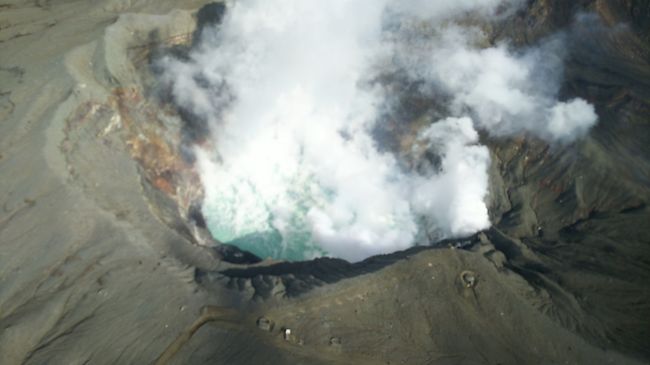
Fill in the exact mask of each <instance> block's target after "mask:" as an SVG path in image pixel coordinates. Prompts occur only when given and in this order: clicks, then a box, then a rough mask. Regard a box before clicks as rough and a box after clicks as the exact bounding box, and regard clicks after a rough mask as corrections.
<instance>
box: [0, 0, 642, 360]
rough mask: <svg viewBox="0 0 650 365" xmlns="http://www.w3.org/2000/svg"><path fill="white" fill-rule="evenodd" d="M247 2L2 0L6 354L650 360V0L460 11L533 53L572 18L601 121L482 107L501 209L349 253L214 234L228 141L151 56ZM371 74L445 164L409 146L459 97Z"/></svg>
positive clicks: (190, 45)
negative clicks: (521, 117) (217, 160)
mask: <svg viewBox="0 0 650 365" xmlns="http://www.w3.org/2000/svg"><path fill="white" fill-rule="evenodd" d="M497 2H498V1H497ZM235 3H244V4H246V3H255V1H250V2H246V1H245V0H238V1H234V2H233V3H228V5H227V6H226V5H223V4H222V3H212V4H208V2H207V1H203V0H197V1H194V0H180V1H170V0H156V1H154V0H97V1H84V0H58V1H50V0H44V1H41V0H36V1H19V0H2V1H0V177H1V179H0V204H1V207H0V364H147V363H156V364H167V363H169V364H228V365H231V364H285V363H286V364H642V363H647V362H648V361H650V285H649V284H648V283H649V281H650V226H649V224H650V210H649V208H648V206H647V204H648V201H649V200H650V119H649V116H650V3H648V2H647V1H641V0H580V1H563V0H528V1H521V2H520V3H521V4H520V5H519V7H517V8H516V9H515V10H513V11H512V12H510V13H507V12H506V11H505V10H504V11H503V12H504V13H507V14H505V15H498V16H494V17H491V18H487V20H486V19H485V18H481V17H478V16H476V15H475V14H473V13H471V12H467V13H465V12H463V13H462V17H461V18H459V20H458V24H461V25H463V26H465V25H467V24H469V25H471V26H472V27H476V28H477V29H480V31H481V34H482V35H483V38H480V39H481V42H474V43H479V44H478V45H475V44H473V43H472V42H468V43H472V46H476V47H478V48H479V49H493V48H490V47H495V48H494V49H499V48H498V47H500V45H503V44H507V45H508V47H510V48H512V49H515V50H519V51H518V52H520V53H516V54H518V55H519V54H523V56H521V58H520V59H522V60H526V59H527V58H526V57H527V56H526V55H533V56H534V57H537V59H540V60H544V61H543V62H541V64H542V66H543V64H544V62H546V60H552V59H553V57H554V55H551V54H546V53H544V52H547V50H548V49H551V48H544V47H541V48H539V49H537V48H534V47H537V45H539V44H540V43H544V42H545V40H546V39H555V38H553V37H559V38H558V39H560V38H561V40H562V42H563V43H562V44H563V48H562V49H563V50H565V54H564V55H563V62H564V63H563V67H564V72H562V75H561V76H562V77H561V81H560V82H559V83H558V84H559V86H558V90H557V99H558V100H562V101H569V100H582V101H584V105H587V104H588V105H590V106H593V111H594V112H595V114H597V117H598V121H597V123H594V124H593V126H590V128H588V130H587V129H585V130H584V131H583V132H584V133H583V135H581V136H580V138H576V139H574V140H571V141H570V142H566V141H560V142H558V141H555V140H549V139H548V138H545V135H544V134H543V133H546V132H538V131H539V127H538V126H536V125H534V124H532V125H531V126H529V127H527V128H528V129H526V130H524V131H522V132H521V133H490V132H489V131H488V128H487V127H486V128H481V127H480V126H479V127H477V132H474V134H475V135H474V134H470V135H471V136H472V137H475V138H474V139H472V140H471V141H470V142H468V143H467V146H470V147H477V148H478V147H479V144H480V147H481V148H484V150H481V151H485V153H484V155H485V156H484V157H485V158H484V159H483V160H481V161H487V165H486V169H485V170H484V171H483V172H484V174H483V175H485V179H486V182H487V183H489V184H486V185H485V187H486V189H487V192H486V194H485V197H484V199H482V202H483V203H484V207H485V212H484V213H485V215H486V217H485V220H489V222H488V223H491V224H490V225H489V228H485V227H481V229H474V230H472V231H471V232H470V233H469V234H442V233H441V234H440V235H434V234H433V233H431V232H429V231H426V230H424V231H425V233H427V234H429V235H428V236H427V235H426V234H422V236H426V237H425V238H426V239H427V240H425V241H426V242H418V243H419V244H418V245H407V247H401V246H400V247H399V249H395V250H379V251H377V252H374V251H371V250H370V251H369V252H371V253H372V254H368V255H365V256H359V257H360V258H359V259H358V260H357V259H356V257H357V256H355V259H354V260H349V261H346V260H344V258H348V257H346V256H345V255H315V256H323V257H318V258H315V259H312V260H308V259H305V260H302V259H301V260H293V261H289V260H285V259H286V258H287V257H288V255H285V257H271V258H267V257H266V255H264V254H260V253H259V252H258V253H256V252H248V251H252V250H250V249H248V248H249V246H247V244H249V243H247V242H245V239H244V242H243V243H242V240H239V241H236V240H233V241H232V242H226V243H224V242H220V238H219V237H217V238H213V235H212V234H211V227H212V228H213V229H212V231H213V232H212V233H214V226H213V224H214V219H212V218H211V216H210V215H209V214H206V213H209V209H208V208H206V207H207V206H208V203H209V202H210V200H209V198H210V197H211V195H210V190H209V188H210V185H208V184H206V183H205V181H206V179H205V174H204V171H203V170H202V168H201V156H200V155H197V152H196V151H200V150H205V151H211V150H213V149H215V148H217V147H219V146H218V143H215V140H214V138H212V137H210V136H212V134H211V133H213V132H214V130H212V129H213V128H214V126H213V125H212V124H211V123H212V122H211V121H210V120H206V118H203V117H202V116H201V115H199V114H198V113H196V111H195V110H189V109H188V108H187V104H183V103H182V102H181V101H182V100H181V99H182V98H179V96H178V95H176V94H174V93H173V90H172V88H173V85H171V86H170V84H169V83H168V82H166V81H165V80H164V72H165V71H164V70H162V69H161V66H160V65H161V63H160V61H161V60H163V59H167V60H169V59H172V60H176V61H177V62H179V63H181V64H182V63H183V62H189V61H188V60H190V59H191V57H198V56H196V55H197V54H199V55H200V54H201V53H200V52H203V51H204V50H202V48H201V47H204V46H205V44H207V43H206V42H210V39H211V38H210V37H212V36H214V33H215V32H217V31H215V29H217V30H218V29H219V26H220V24H221V23H222V22H224V21H231V20H229V18H228V17H229V14H230V13H229V12H230V11H231V9H232V8H233V7H234V6H235V5H233V4H235ZM270 3H272V2H270ZM277 3H278V5H277V7H280V8H279V11H280V12H281V13H282V12H283V9H282V8H281V7H282V6H283V4H284V3H287V4H288V3H289V2H283V1H278V2H277ZM364 3H365V2H364ZM415 3H418V2H415ZM459 3H472V1H465V2H459ZM285 5H286V4H285ZM289 10H290V9H289ZM289 10H287V12H289ZM499 11H501V10H499ZM499 14H500V13H499ZM224 17H226V18H225V19H226V20H224ZM359 19H362V17H361V15H360V18H359ZM364 19H365V18H364ZM255 21H263V19H256V20H255V19H253V20H251V24H253V23H255ZM359 23H362V21H361V20H359ZM247 24H248V23H247ZM248 25H249V26H252V25H250V24H248ZM414 28H415V29H418V31H424V32H426V31H427V30H428V28H427V26H426V25H421V26H416V27H414ZM242 29H248V28H246V27H242ZM344 31H345V32H347V31H348V30H347V28H346V29H344ZM437 31H438V30H433V31H431V32H432V33H435V32H437ZM211 32H212V33H211ZM217 34H218V33H217ZM215 37H216V36H215ZM206 39H207V40H206ZM503 47H505V46H503ZM531 49H535V51H534V52H533V51H530V52H529V53H526V50H531ZM404 53H407V54H408V52H404ZM414 54H415V52H414ZM533 56H530V57H533ZM332 62H334V61H332ZM548 62H551V61H548ZM484 66H485V67H486V68H487V67H488V66H489V65H484ZM540 68H541V66H540ZM536 70H537V69H533V72H532V76H531V77H532V78H533V79H536V78H544V77H545V74H543V73H541V71H540V73H539V74H536V73H535V72H536ZM298 71H299V70H297V69H296V72H298ZM314 72H315V71H314ZM509 72H512V73H514V72H515V71H514V70H507V72H506V73H509ZM377 79H378V80H379V81H378V82H379V83H380V84H381V85H382V87H383V88H384V89H383V90H400V93H399V97H398V98H395V99H396V100H395V102H394V108H392V109H391V110H389V111H387V112H386V113H384V114H382V118H383V119H384V120H385V123H384V124H381V125H379V126H377V128H376V129H375V130H374V131H373V133H374V136H375V137H377V138H378V139H379V140H380V141H382V143H383V148H384V149H385V150H386V151H387V152H386V153H390V154H391V155H394V156H397V157H396V160H398V161H399V162H400V163H403V164H404V165H405V166H408V167H409V168H411V169H413V170H414V171H415V170H417V169H424V168H432V169H435V168H436V166H437V165H440V164H442V165H443V168H439V169H441V170H444V157H445V156H448V155H451V152H450V151H451V150H450V151H446V152H445V153H441V154H440V156H429V155H426V153H422V154H421V155H418V154H415V153H413V154H412V151H414V150H415V147H414V146H416V145H417V143H416V141H417V138H418V137H417V135H418V134H421V133H422V131H424V130H427V128H428V127H430V125H432V124H437V123H440V122H437V123H432V121H433V120H434V119H435V120H438V119H442V117H447V115H446V114H445V113H447V112H450V111H449V110H451V109H452V107H449V108H448V105H451V104H452V100H451V99H450V98H449V97H446V96H438V95H437V94H436V96H435V97H433V96H431V95H430V94H427V93H425V92H422V89H416V88H411V86H412V85H413V83H409V82H408V80H407V77H405V76H403V75H402V74H400V73H399V72H394V73H390V72H387V73H384V74H381V75H379V76H378V77H377ZM195 81H196V80H195ZM197 83H199V84H200V83H201V82H198V81H197ZM260 85H261V83H260ZM212 86H214V85H212ZM260 88H262V86H260ZM211 90H212V89H211ZM404 90H406V91H404ZM470 96H471V95H470ZM554 96H555V95H554ZM233 99H237V98H235V97H233ZM240 99H243V97H242V98H240ZM468 103H469V102H468ZM468 105H469V104H468ZM562 105H564V104H562ZM581 105H582V104H581ZM468 108H469V107H467V108H466V107H460V108H459V109H462V111H463V112H465V110H466V109H468ZM448 109H449V110H448ZM472 113H474V114H480V113H479V112H472ZM470 114H471V113H470ZM474 114H472V116H474ZM459 119H460V118H459ZM445 120H447V119H445ZM459 123H460V122H459ZM459 125H460V124H459ZM461 127H462V125H461ZM472 131H474V129H472ZM554 131H555V130H553V129H551V132H554ZM337 132H338V131H337ZM341 134H342V137H341V139H342V140H345V141H347V140H350V139H351V138H352V137H350V136H348V135H343V134H344V133H343V132H341ZM467 146H463V147H467ZM268 152H269V151H262V155H261V157H260V158H268V159H271V156H270V154H269V156H267V155H266V154H268ZM382 156H383V155H382ZM441 159H443V160H442V161H443V162H441ZM425 165H426V166H425ZM400 166H401V165H400ZM427 166H428V167H427ZM431 166H433V167H431ZM483 175H481V176H483ZM408 176H411V175H408ZM357 183H358V184H360V183H359V182H357ZM461 183H468V181H462V180H461ZM364 186H365V185H364ZM479 195H480V194H479ZM399 196H400V197H401V196H402V195H399ZM481 197H482V195H481ZM378 200H379V199H378ZM434 209H435V207H434V208H431V210H434ZM241 210H242V214H244V215H246V214H249V212H247V211H246V210H245V209H244V208H242V209H241ZM448 213H449V212H448V211H447V210H446V209H438V210H437V211H436V212H435V214H432V216H434V217H437V216H445V215H447V214H448ZM250 214H252V213H250ZM460 216H461V217H460V218H467V217H466V216H465V214H464V213H463V214H460ZM219 217H220V218H221V217H222V216H219ZM460 218H459V219H460ZM211 224H212V226H211ZM483 228H484V229H483ZM421 231H422V230H421ZM440 231H444V230H443V229H441V230H440ZM380 232H384V231H380ZM391 232H392V231H391ZM391 232H389V233H391ZM418 232H420V231H418ZM435 232H439V231H435ZM453 232H455V231H453V230H452V233H453ZM460 232H464V231H460ZM420 233H421V232H420ZM418 234H419V233H418ZM386 235H387V236H388V235H389V234H386ZM215 236H216V235H215ZM413 236H416V234H413ZM336 237H338V236H336ZM418 237H419V236H418ZM322 241H323V242H326V243H328V244H331V242H330V241H328V240H322ZM238 243H239V247H237V244H238ZM409 243H410V242H409ZM323 247H326V248H332V249H331V250H330V251H332V252H334V250H335V249H336V248H337V247H339V246H336V245H333V244H332V245H330V246H323ZM360 247H362V248H363V247H365V246H362V245H361V246H360ZM390 247H393V246H390ZM247 249H248V250H247ZM325 251H327V250H323V252H325ZM264 252H266V251H264ZM328 252H329V251H328ZM299 253H300V254H303V252H302V251H301V252H299ZM319 253H322V252H320V251H319ZM374 253H379V254H374ZM296 255H298V254H296ZM269 256H272V255H269ZM329 256H335V257H329ZM336 257H342V258H336ZM289 258H290V257H289Z"/></svg>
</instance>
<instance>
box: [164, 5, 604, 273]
mask: <svg viewBox="0 0 650 365" xmlns="http://www.w3.org/2000/svg"><path fill="white" fill-rule="evenodd" d="M519 5H520V2H519V1H515V0H510V1H505V2H504V1H501V0H498V1H497V0H493V1H483V2H461V3H458V4H446V5H442V4H439V3H425V2H422V1H418V0H408V1H402V2H390V1H388V0H379V1H377V0H373V1H370V0H368V1H361V2H359V1H351V0H334V1H328V2H319V3H305V2H302V1H299V0H289V1H285V2H283V5H282V6H278V5H277V4H274V3H272V2H268V1H262V0H247V1H238V2H236V3H233V4H231V5H229V8H228V9H225V7H224V6H223V5H212V8H210V12H211V13H214V14H216V15H215V16H216V18H213V21H207V20H205V19H206V11H204V12H203V13H200V14H199V19H203V21H202V24H199V30H198V31H197V32H196V33H195V41H194V44H193V46H192V48H191V50H189V51H188V52H187V54H183V55H182V56H174V55H173V54H167V55H165V56H163V57H161V58H159V59H158V60H157V61H156V63H155V65H156V69H158V70H160V78H161V80H162V81H163V84H164V87H166V88H167V89H168V90H169V93H170V94H171V96H172V98H173V100H174V103H175V104H176V105H177V106H178V107H179V109H180V110H181V111H182V114H183V115H185V116H186V117H187V118H189V119H191V120H192V121H193V122H192V123H193V124H192V125H193V126H195V128H190V129H191V132H192V133H190V137H191V138H189V139H190V140H191V141H192V142H194V144H193V147H192V148H193V156H194V158H196V162H197V166H198V168H199V171H200V175H201V180H202V184H203V186H204V189H205V200H204V202H203V207H202V210H203V214H204V216H205V217H206V221H207V225H208V227H209V229H210V231H211V232H212V234H213V235H214V237H215V238H216V239H217V240H219V241H221V242H224V243H229V244H233V245H236V246H238V247H240V248H242V249H245V250H248V251H250V252H253V253H255V254H256V255H258V256H260V257H273V258H284V259H290V260H303V259H310V258H314V257H318V256H324V255H328V256H335V257H341V258H344V259H347V260H351V261H357V260H361V259H363V258H366V257H368V256H371V255H376V254H381V253H388V252H393V251H396V250H402V249H405V248H408V247H410V246H413V245H418V244H429V243H431V242H435V241H438V240H440V239H443V238H451V237H459V236H466V235H470V234H473V233H475V232H477V231H480V230H483V229H486V228H488V227H489V226H490V220H489V216H488V206H489V204H488V203H489V200H488V199H489V197H488V185H489V184H488V181H489V179H488V168H489V166H490V163H491V160H490V153H489V151H488V148H487V147H486V146H484V145H482V143H481V138H479V132H478V131H479V130H480V131H484V132H485V134H486V135H492V136H494V137H503V136H510V135H522V134H528V135H531V136H533V137H535V138H541V139H544V140H547V141H558V142H559V143H568V142H570V141H571V140H573V139H575V138H579V137H581V136H583V135H585V134H586V133H587V132H588V131H589V129H590V127H591V126H592V125H593V124H594V123H595V122H596V119H597V116H596V114H595V112H594V108H593V107H592V106H591V105H590V104H589V103H587V102H586V101H584V100H582V99H568V100H559V99H558V93H559V89H560V86H561V81H562V65H563V58H564V56H565V54H564V53H565V51H564V49H565V48H566V47H565V45H564V39H563V38H562V37H560V36H551V37H549V38H547V39H545V40H543V41H541V42H539V44H537V45H536V46H535V47H530V48H528V49H523V50H522V49H519V50H516V49H512V48H511V47H509V46H508V44H506V43H498V44H491V43H490V42H489V35H488V34H487V33H486V31H485V29H489V27H488V25H490V24H492V23H494V22H499V21H502V20H503V19H506V18H507V17H508V16H510V15H511V14H513V13H514V12H515V11H516V9H517V7H518V6H519ZM224 12H225V14H224ZM208 18H209V17H208ZM215 19H216V20H215Z"/></svg>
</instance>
